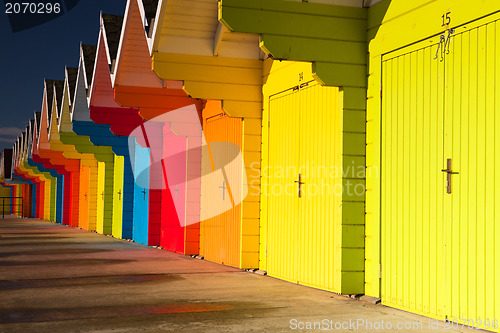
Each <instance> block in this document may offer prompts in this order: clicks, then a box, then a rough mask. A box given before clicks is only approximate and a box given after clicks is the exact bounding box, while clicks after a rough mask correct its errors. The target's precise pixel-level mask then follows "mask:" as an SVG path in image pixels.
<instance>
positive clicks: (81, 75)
mask: <svg viewBox="0 0 500 333" xmlns="http://www.w3.org/2000/svg"><path fill="white" fill-rule="evenodd" d="M83 50H84V48H83V45H82V48H81V52H80V62H79V65H78V75H77V78H76V85H75V97H74V98H73V104H72V105H71V112H70V113H71V121H90V110H89V106H88V99H87V96H88V94H87V87H89V85H87V82H86V79H85V77H86V74H85V72H86V70H87V69H86V68H85V67H86V65H85V64H86V63H85V54H84V51H83ZM94 56H95V54H94ZM93 66H94V65H93V61H92V68H93ZM65 117H66V116H65V115H63V119H65ZM64 126H65V124H64V123H63V127H62V128H61V130H62V131H64V132H69V131H71V130H72V129H73V127H71V129H70V128H69V127H68V128H65V127H64Z"/></svg>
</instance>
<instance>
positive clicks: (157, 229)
mask: <svg viewBox="0 0 500 333" xmlns="http://www.w3.org/2000/svg"><path fill="white" fill-rule="evenodd" d="M156 9H157V1H143V2H138V1H129V2H128V3H127V6H126V10H125V18H124V22H123V28H122V29H121V36H120V38H119V44H116V45H115V48H116V49H115V50H114V53H115V54H114V56H111V57H109V58H108V59H111V60H112V61H113V63H114V64H115V65H114V66H113V67H112V68H111V69H112V72H111V78H112V79H113V87H114V98H115V100H116V101H117V102H118V103H119V104H121V105H122V106H129V107H135V108H136V110H137V111H136V112H138V113H139V115H140V117H142V118H144V120H146V121H147V122H146V123H145V124H144V125H142V127H141V128H139V127H138V126H136V127H137V130H135V128H133V129H132V130H134V131H133V135H138V138H137V143H136V145H137V146H138V147H140V146H141V145H142V146H144V147H143V149H144V148H146V149H149V150H150V152H149V153H150V158H149V161H148V162H149V165H147V166H141V165H137V166H136V168H135V169H134V170H135V171H136V178H138V177H139V174H141V175H145V174H146V173H148V175H149V177H150V178H149V180H147V181H144V180H142V181H141V182H139V183H142V184H139V183H138V182H136V183H138V185H142V186H145V187H147V188H148V189H149V193H150V202H149V205H150V214H149V223H148V229H147V234H148V240H147V241H148V244H150V245H161V246H162V247H163V248H164V249H166V250H169V251H173V252H177V253H182V254H198V253H199V220H200V215H199V198H200V186H199V178H200V165H199V163H200V161H201V159H200V156H199V155H200V152H201V151H199V150H198V151H196V149H197V148H199V147H200V146H201V125H200V122H199V113H200V112H201V108H202V106H203V104H204V103H203V101H202V100H197V99H192V98H190V97H189V96H188V95H187V93H186V92H184V91H183V90H182V89H181V88H182V83H180V82H174V81H172V82H163V81H162V80H161V79H159V78H158V76H157V75H156V74H155V73H154V72H153V71H152V70H151V65H152V63H151V57H150V52H149V47H148V36H147V32H146V31H145V26H146V29H148V30H149V31H150V32H152V26H151V22H152V20H153V18H154V17H155V15H156ZM105 28H106V26H104V27H103V29H105ZM106 45H109V43H107V44H106ZM116 57H117V58H116ZM115 58H116V61H114V60H115ZM100 60H101V61H102V63H103V68H106V70H107V69H108V68H109V66H108V63H107V61H108V60H107V59H106V58H104V57H102V58H101V59H100ZM189 106H191V108H190V109H189V111H188V110H187V109H185V110H184V111H185V112H184V113H183V111H180V110H181V109H182V108H185V107H189ZM139 115H137V116H139ZM169 119H170V121H169ZM181 123H182V124H183V125H182V126H180V125H181ZM180 127H184V128H182V129H181V128H180ZM128 132H131V130H128ZM130 142H131V143H132V140H131V141H130ZM174 156H175V158H174ZM158 157H159V158H158ZM197 163H198V165H197ZM139 171H142V172H139ZM188 178H189V179H191V181H186V180H187V179H188ZM195 179H198V181H196V180H195ZM141 224H142V225H145V224H144V223H141ZM143 234H144V233H143Z"/></svg>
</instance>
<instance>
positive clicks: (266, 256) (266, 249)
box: [266, 246, 267, 257]
mask: <svg viewBox="0 0 500 333" xmlns="http://www.w3.org/2000/svg"><path fill="white" fill-rule="evenodd" d="M266 257H267V246H266Z"/></svg>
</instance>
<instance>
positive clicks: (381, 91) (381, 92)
mask: <svg viewBox="0 0 500 333" xmlns="http://www.w3.org/2000/svg"><path fill="white" fill-rule="evenodd" d="M380 98H382V82H381V83H380Z"/></svg>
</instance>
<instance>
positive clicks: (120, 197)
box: [118, 191, 122, 200]
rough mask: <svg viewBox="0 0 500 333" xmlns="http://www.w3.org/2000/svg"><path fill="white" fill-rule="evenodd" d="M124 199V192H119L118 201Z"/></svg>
mask: <svg viewBox="0 0 500 333" xmlns="http://www.w3.org/2000/svg"><path fill="white" fill-rule="evenodd" d="M121 199H122V191H118V200H121Z"/></svg>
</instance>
